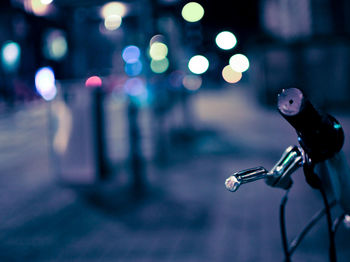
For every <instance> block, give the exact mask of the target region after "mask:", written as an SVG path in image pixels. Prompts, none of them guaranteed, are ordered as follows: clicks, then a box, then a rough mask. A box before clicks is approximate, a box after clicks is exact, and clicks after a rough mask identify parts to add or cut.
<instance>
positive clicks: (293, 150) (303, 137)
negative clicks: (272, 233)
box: [225, 88, 350, 262]
mask: <svg viewBox="0 0 350 262" xmlns="http://www.w3.org/2000/svg"><path fill="white" fill-rule="evenodd" d="M278 110H279V112H280V114H281V115H282V116H283V117H284V118H285V119H286V120H287V121H288V122H289V123H290V124H291V125H292V126H293V127H294V129H295V130H296V132H297V135H298V142H299V145H294V146H289V147H288V148H287V149H286V150H285V151H284V153H283V154H282V156H281V158H280V159H279V160H278V161H277V163H276V164H275V165H274V167H273V168H272V169H271V170H270V171H268V170H266V169H265V168H264V167H261V166H259V167H255V168H250V169H245V170H242V171H239V172H235V173H234V174H232V175H231V176H230V177H229V178H227V179H226V181H225V186H226V188H227V189H228V190H230V191H231V192H235V191H236V190H237V189H238V188H239V187H240V185H242V184H246V183H250V182H254V181H256V180H260V179H265V182H266V184H268V185H269V186H272V187H278V188H282V189H284V190H286V193H285V195H284V197H283V198H282V200H281V204H280V212H279V214H280V231H281V240H282V247H283V252H284V256H285V261H287V262H289V261H291V257H292V255H293V253H294V252H295V250H296V249H297V247H298V246H299V245H300V243H301V241H302V240H303V238H304V237H305V236H306V234H307V233H308V232H309V231H310V229H311V228H312V227H313V226H314V225H315V224H316V223H317V221H319V220H320V219H321V218H322V217H323V215H326V217H327V227H328V235H329V259H330V261H331V262H335V261H336V259H337V258H336V249H335V241H334V236H335V233H336V231H337V229H338V227H339V225H340V223H341V222H342V221H343V220H344V219H345V218H346V219H349V218H350V216H349V214H350V168H349V165H348V164H347V161H346V159H345V155H344V153H343V152H342V147H343V144H344V131H343V128H342V126H341V125H340V123H339V122H338V121H337V120H336V119H335V118H334V117H333V116H331V115H329V114H322V113H320V112H319V111H317V110H316V109H315V108H314V107H313V105H312V104H311V102H310V101H309V100H308V99H307V98H306V97H305V96H304V94H303V92H302V91H301V90H299V89H297V88H289V89H285V90H282V92H281V93H280V94H279V95H278ZM300 167H303V171H304V175H305V178H306V181H307V183H308V184H309V185H310V186H311V187H312V188H315V189H318V190H320V193H321V195H322V199H323V202H324V206H325V207H324V208H323V209H322V210H320V211H318V212H317V213H316V214H315V215H314V216H313V217H312V218H311V220H310V221H309V223H307V224H306V226H305V227H304V228H303V229H302V231H301V232H300V234H299V235H297V236H296V237H295V239H294V240H293V241H292V242H291V243H290V244H288V239H287V232H286V225H285V208H286V204H287V200H288V192H289V190H290V188H291V187H292V185H293V180H292V178H291V175H292V174H293V173H294V172H295V171H296V170H297V169H298V168H300ZM330 198H332V201H330V202H329V200H328V199H330ZM337 204H338V205H339V206H340V207H341V208H342V210H343V213H342V214H341V215H340V216H338V217H337V218H336V219H334V220H333V219H332V214H331V209H332V208H333V207H334V206H335V205H337Z"/></svg>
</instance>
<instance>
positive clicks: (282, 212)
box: [280, 190, 291, 262]
mask: <svg viewBox="0 0 350 262" xmlns="http://www.w3.org/2000/svg"><path fill="white" fill-rule="evenodd" d="M288 192H289V190H287V191H286V193H285V195H284V197H283V198H282V200H281V204H280V229H281V240H282V247H283V252H284V257H285V261H286V262H290V261H291V260H290V255H289V251H288V239H287V230H286V221H285V209H286V204H287V201H288Z"/></svg>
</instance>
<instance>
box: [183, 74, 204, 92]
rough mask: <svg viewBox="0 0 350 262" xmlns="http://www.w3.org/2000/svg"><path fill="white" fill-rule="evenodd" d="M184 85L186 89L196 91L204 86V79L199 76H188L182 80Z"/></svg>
mask: <svg viewBox="0 0 350 262" xmlns="http://www.w3.org/2000/svg"><path fill="white" fill-rule="evenodd" d="M182 84H183V85H184V87H185V88H186V89H188V90H191V91H196V90H198V89H199V88H200V87H201V85H202V78H201V77H200V76H198V75H186V76H185V77H184V78H183V80H182Z"/></svg>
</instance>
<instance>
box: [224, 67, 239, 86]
mask: <svg viewBox="0 0 350 262" xmlns="http://www.w3.org/2000/svg"><path fill="white" fill-rule="evenodd" d="M222 77H223V78H224V80H225V81H226V82H228V83H231V84H234V83H237V82H239V80H241V78H242V73H241V72H236V71H235V70H233V69H232V67H231V66H230V65H227V66H225V67H224V69H223V70H222Z"/></svg>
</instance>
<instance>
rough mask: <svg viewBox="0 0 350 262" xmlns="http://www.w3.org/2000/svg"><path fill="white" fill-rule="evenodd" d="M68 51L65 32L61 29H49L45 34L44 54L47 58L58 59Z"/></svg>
mask: <svg viewBox="0 0 350 262" xmlns="http://www.w3.org/2000/svg"><path fill="white" fill-rule="evenodd" d="M67 51H68V44H67V40H66V37H65V34H64V33H63V32H62V31H61V30H50V31H49V32H48V33H47V34H46V36H45V45H44V55H45V57H46V58H48V59H52V60H55V61H59V60H61V59H63V58H64V57H65V56H66V54H67Z"/></svg>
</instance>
